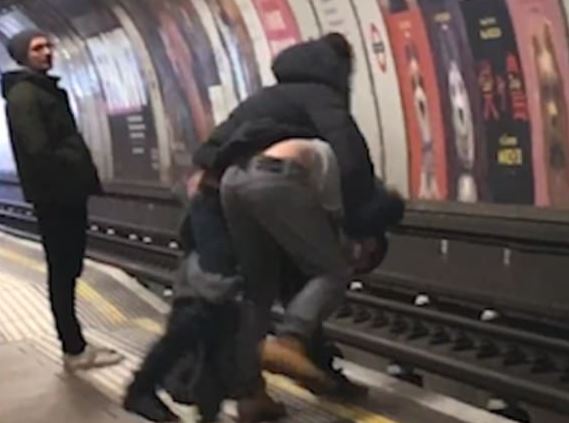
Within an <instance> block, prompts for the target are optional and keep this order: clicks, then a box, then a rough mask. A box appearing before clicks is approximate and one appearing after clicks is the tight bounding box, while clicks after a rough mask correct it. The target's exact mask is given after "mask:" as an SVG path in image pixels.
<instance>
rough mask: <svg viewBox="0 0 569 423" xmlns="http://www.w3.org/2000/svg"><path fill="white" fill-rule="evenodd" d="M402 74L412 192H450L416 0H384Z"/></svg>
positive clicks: (430, 196)
mask: <svg viewBox="0 0 569 423" xmlns="http://www.w3.org/2000/svg"><path fill="white" fill-rule="evenodd" d="M380 4H381V6H382V7H383V9H384V11H385V16H386V19H387V27H388V31H389V36H390V39H391V43H392V48H393V53H394V56H395V63H396V67H397V74H398V76H399V81H400V88H401V95H402V98H403V106H404V109H405V124H406V126H407V137H408V144H409V157H410V167H411V172H410V173H411V193H412V197H414V198H420V199H425V200H444V199H446V198H447V192H448V188H447V164H446V149H445V131H444V126H443V119H442V113H441V104H440V93H439V90H438V87H437V78H436V74H435V66H434V63H433V59H432V57H433V54H432V51H431V46H430V44H429V40H428V37H427V31H426V28H425V23H424V21H423V18H422V15H421V12H420V10H419V8H418V7H417V3H416V0H380Z"/></svg>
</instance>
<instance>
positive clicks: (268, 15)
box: [252, 0, 302, 57]
mask: <svg viewBox="0 0 569 423" xmlns="http://www.w3.org/2000/svg"><path fill="white" fill-rule="evenodd" d="M252 1H253V4H254V5H255V9H256V10H257V13H258V14H259V17H260V19H261V23H262V25H263V29H264V31H265V35H266V37H267V40H268V42H269V49H270V51H271V56H272V57H275V56H276V55H277V54H279V53H280V52H281V51H282V50H284V49H286V48H287V47H290V46H292V45H294V44H297V43H298V42H300V41H301V40H302V38H301V35H300V30H299V28H298V25H297V23H296V20H295V18H294V15H293V12H292V10H291V8H290V5H289V4H288V2H287V1H286V0H252Z"/></svg>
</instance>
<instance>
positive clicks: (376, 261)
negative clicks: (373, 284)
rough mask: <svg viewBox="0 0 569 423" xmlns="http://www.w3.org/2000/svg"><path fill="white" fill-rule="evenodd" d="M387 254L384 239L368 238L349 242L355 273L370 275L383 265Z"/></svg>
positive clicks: (350, 256)
mask: <svg viewBox="0 0 569 423" xmlns="http://www.w3.org/2000/svg"><path fill="white" fill-rule="evenodd" d="M386 253H387V241H386V240H385V239H384V238H376V237H368V238H364V239H361V240H357V241H355V240H351V241H349V258H348V260H349V262H350V264H351V266H352V268H353V271H354V273H358V274H363V273H369V272H371V271H372V270H374V269H375V268H376V267H377V266H379V265H380V264H381V262H382V261H383V259H384V258H385V255H386Z"/></svg>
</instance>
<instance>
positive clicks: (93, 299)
mask: <svg viewBox="0 0 569 423" xmlns="http://www.w3.org/2000/svg"><path fill="white" fill-rule="evenodd" d="M0 257H4V258H5V259H8V260H10V261H13V262H16V263H19V264H21V265H23V266H26V267H29V268H32V269H34V270H37V271H39V272H41V273H44V274H45V273H46V266H45V265H44V264H40V263H39V262H37V261H36V260H34V259H31V258H29V257H27V256H24V255H21V254H17V253H15V252H13V251H11V250H7V249H4V248H0ZM77 294H78V295H79V296H80V297H81V298H83V299H84V300H86V301H88V302H90V303H91V304H93V305H94V306H95V307H96V308H97V309H98V310H99V311H100V312H101V313H103V314H104V315H105V316H106V317H109V318H110V319H111V320H112V321H113V323H125V322H127V321H128V319H127V318H126V316H125V315H124V313H123V312H122V311H121V310H120V309H119V308H117V307H116V306H115V305H114V304H112V303H111V302H110V301H108V300H107V299H106V298H105V297H104V296H103V295H101V294H100V293H99V292H97V290H95V289H94V288H93V287H92V286H91V285H90V284H89V282H87V281H85V280H84V279H82V278H80V279H79V280H78V285H77ZM132 322H133V323H134V324H136V325H137V326H138V327H140V328H141V329H144V330H146V331H147V332H150V333H153V334H156V335H159V334H162V333H163V332H164V329H163V327H162V325H160V324H159V323H157V322H155V321H154V320H152V319H149V318H139V319H134V320H133V321H132ZM264 376H265V379H266V380H267V382H268V383H269V384H270V385H271V386H273V387H275V388H277V389H280V390H282V391H285V392H287V393H288V394H290V395H293V396H294V397H296V398H299V399H302V400H303V401H305V402H307V403H309V404H312V405H313V406H316V407H318V408H320V409H322V410H324V411H327V412H329V413H331V414H334V415H335V416H337V417H341V418H343V419H347V420H351V421H353V422H355V423H396V422H395V421H394V420H390V419H388V418H386V417H383V416H381V415H379V414H375V413H373V412H370V411H367V410H365V409H363V408H360V407H357V406H353V405H348V404H340V403H335V402H332V401H329V400H326V399H322V398H318V397H316V396H314V395H312V394H311V393H310V392H308V391H306V390H305V389H303V388H301V387H300V386H298V385H296V384H295V383H294V382H292V381H291V380H290V379H288V378H286V377H283V376H279V375H274V374H271V373H267V372H265V374H264Z"/></svg>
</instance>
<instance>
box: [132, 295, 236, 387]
mask: <svg viewBox="0 0 569 423" xmlns="http://www.w3.org/2000/svg"><path fill="white" fill-rule="evenodd" d="M239 314H240V312H239V307H238V306H237V304H233V303H231V304H224V305H212V304H206V303H203V302H200V301H192V300H178V301H175V302H174V304H173V306H172V311H171V313H170V316H169V319H168V324H167V326H166V331H165V333H164V335H163V336H162V337H161V338H160V339H159V340H158V341H157V342H156V343H155V344H154V345H153V346H152V348H151V349H150V351H149V352H148V354H147V355H146V357H145V359H144V361H143V363H142V365H141V367H140V369H139V370H138V371H137V372H136V375H135V378H134V381H133V384H132V385H131V389H132V390H134V391H145V392H148V391H154V390H155V389H156V388H157V387H159V386H163V385H162V384H163V383H164V380H165V378H166V377H167V376H168V374H169V373H170V372H171V371H172V370H173V369H174V368H175V367H176V366H177V364H178V363H179V362H180V360H182V359H186V358H188V356H189V355H195V354H196V353H197V351H198V348H199V347H200V346H202V347H205V349H204V350H203V351H202V352H203V353H205V357H204V360H203V363H206V364H208V365H210V367H209V369H208V371H207V372H206V373H207V375H206V376H207V377H208V378H210V379H215V382H216V383H217V384H219V385H220V386H222V390H225V391H228V390H229V389H230V386H229V385H230V384H231V382H230V381H228V379H230V378H229V377H228V376H229V375H228V374H227V373H226V372H227V371H229V372H232V371H233V372H234V371H235V364H236V363H235V361H234V355H233V353H234V351H233V349H234V346H233V345H232V343H233V342H234V340H235V333H236V330H237V328H238V325H239V320H240V316H239ZM194 358H196V357H194ZM203 363H202V364H203ZM196 364H197V363H196ZM195 376H196V377H199V376H200V375H195Z"/></svg>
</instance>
